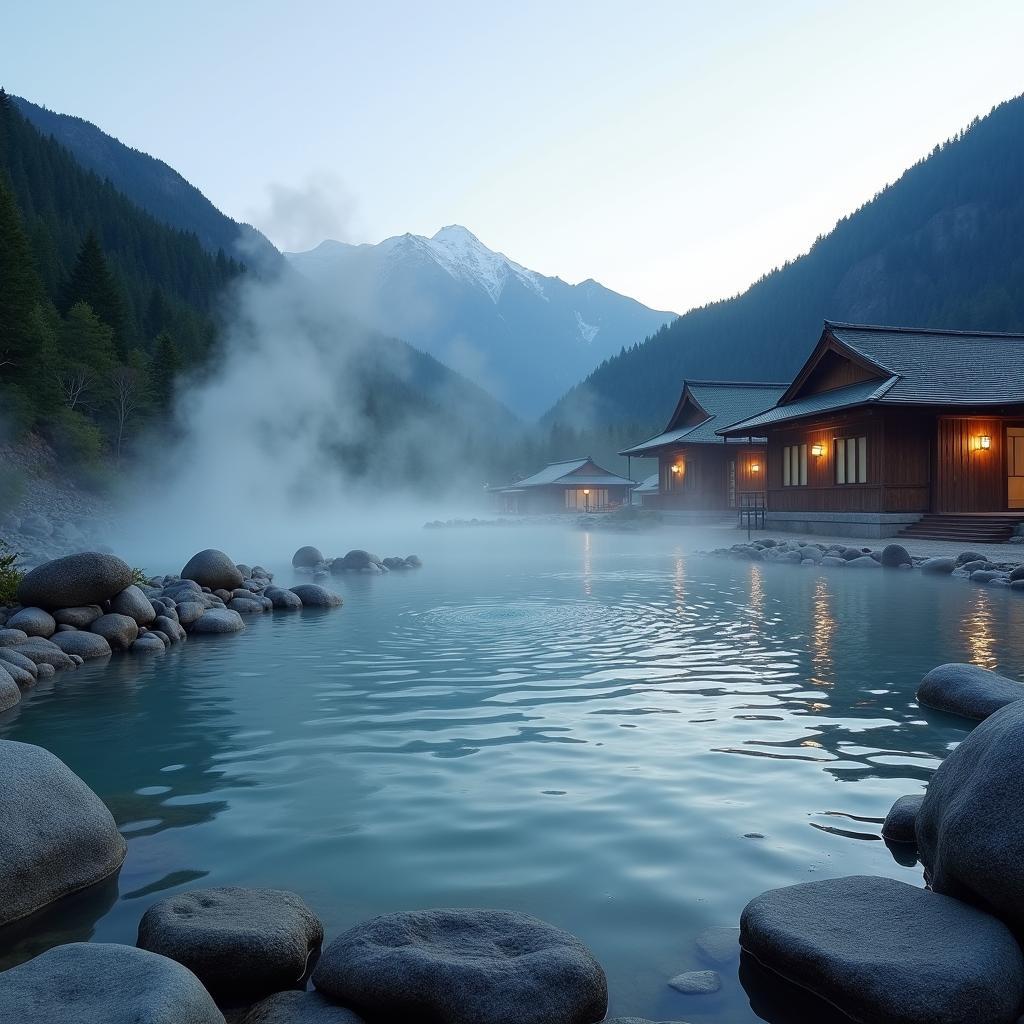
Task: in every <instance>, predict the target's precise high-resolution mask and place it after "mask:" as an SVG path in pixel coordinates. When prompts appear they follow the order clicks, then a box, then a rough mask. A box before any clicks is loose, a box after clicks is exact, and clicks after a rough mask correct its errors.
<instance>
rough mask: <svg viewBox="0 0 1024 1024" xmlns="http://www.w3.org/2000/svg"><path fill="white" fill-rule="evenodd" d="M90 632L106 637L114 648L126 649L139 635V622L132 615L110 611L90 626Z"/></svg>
mask: <svg viewBox="0 0 1024 1024" xmlns="http://www.w3.org/2000/svg"><path fill="white" fill-rule="evenodd" d="M89 632H91V633H98V634H99V635H100V636H102V637H104V638H105V639H106V641H107V643H109V644H110V646H111V647H112V648H113V649H114V650H121V651H126V650H128V648H129V647H131V645H132V644H133V643H135V641H136V639H137V638H138V636H139V624H138V623H137V622H136V621H135V620H134V619H133V618H132V617H131V616H130V615H118V614H116V613H115V612H108V613H107V614H106V615H101V616H100V617H99V618H98V619H97V620H96V621H95V622H94V623H92V625H91V626H89Z"/></svg>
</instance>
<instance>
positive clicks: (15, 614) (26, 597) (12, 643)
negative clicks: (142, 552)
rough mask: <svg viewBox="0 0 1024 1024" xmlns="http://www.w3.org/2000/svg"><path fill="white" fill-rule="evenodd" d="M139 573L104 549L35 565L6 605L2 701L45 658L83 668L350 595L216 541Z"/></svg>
mask: <svg viewBox="0 0 1024 1024" xmlns="http://www.w3.org/2000/svg"><path fill="white" fill-rule="evenodd" d="M134 578H135V572H134V570H133V569H132V568H131V566H129V565H128V564H127V563H126V562H124V561H122V560H121V559H120V558H118V557H117V556H116V555H111V554H105V553H103V552H99V551H85V552H81V553H79V554H75V555H65V556H64V557H62V558H55V559H53V560H52V561H49V562H44V563H43V564H42V565H40V566H37V567H36V568H35V569H33V570H32V571H31V572H29V573H27V574H26V575H25V577H24V578H23V579H22V580H21V583H20V585H19V587H18V593H17V598H18V601H19V602H20V603H19V604H18V605H16V606H13V607H8V608H0V711H5V710H7V709H8V708H10V707H12V706H13V705H14V704H16V703H17V702H18V700H20V697H21V693H20V689H19V688H24V687H26V686H31V685H32V683H33V682H35V680H36V679H38V678H39V674H40V670H41V669H42V667H43V666H47V668H48V670H49V671H53V670H57V669H70V668H76V667H77V666H78V665H81V664H82V662H83V661H85V660H86V659H91V658H105V657H109V656H110V655H111V654H112V653H113V652H115V651H131V652H133V653H140V654H141V653H154V652H160V651H163V650H164V649H165V648H167V647H168V646H170V645H172V644H176V643H180V642H181V641H183V640H185V639H186V637H187V636H188V635H189V634H190V633H237V632H239V631H241V630H243V629H245V623H244V621H243V619H242V616H243V615H252V614H262V613H264V612H269V611H273V610H275V609H276V610H283V611H298V610H300V609H301V608H303V607H315V608H337V607H339V606H340V605H341V603H342V600H341V598H340V597H339V596H338V595H337V594H334V593H332V592H330V591H328V590H326V589H325V588H323V587H320V586H317V585H316V584H303V585H301V586H298V587H294V588H292V589H291V590H284V589H282V588H281V587H277V586H275V585H274V582H273V574H272V573H269V572H267V570H266V569H264V568H262V567H261V566H258V565H255V566H248V565H244V564H237V565H236V564H235V563H234V562H233V561H232V560H231V559H230V558H229V557H228V556H227V555H226V554H225V553H224V552H223V551H216V550H214V549H212V548H211V549H208V550H206V551H200V552H199V553H198V554H196V555H194V556H193V557H192V558H191V559H189V561H188V564H187V565H185V567H184V568H183V569H182V571H181V574H180V575H179V576H173V575H172V576H155V577H153V578H151V579H149V580H146V581H141V582H138V583H136V582H133V580H134ZM49 671H46V670H44V671H43V674H44V675H45V674H49ZM12 681H13V682H14V683H16V684H17V686H16V687H13V688H12V686H11V683H12ZM15 690H17V692H15Z"/></svg>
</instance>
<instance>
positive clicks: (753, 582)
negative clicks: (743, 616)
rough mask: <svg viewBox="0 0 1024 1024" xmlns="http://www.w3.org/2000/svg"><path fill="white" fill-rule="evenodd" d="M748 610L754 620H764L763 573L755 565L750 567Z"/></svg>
mask: <svg viewBox="0 0 1024 1024" xmlns="http://www.w3.org/2000/svg"><path fill="white" fill-rule="evenodd" d="M750 610H751V611H752V612H753V613H754V618H756V619H763V618H764V573H763V572H762V571H761V567H760V566H759V565H756V564H755V565H751V567H750Z"/></svg>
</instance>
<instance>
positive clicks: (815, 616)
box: [811, 577, 836, 710]
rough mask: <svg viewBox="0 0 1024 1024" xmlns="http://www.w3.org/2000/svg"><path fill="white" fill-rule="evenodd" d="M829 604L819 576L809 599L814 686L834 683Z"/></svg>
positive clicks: (832, 621)
mask: <svg viewBox="0 0 1024 1024" xmlns="http://www.w3.org/2000/svg"><path fill="white" fill-rule="evenodd" d="M831 604H832V595H831V594H830V593H829V592H828V582H827V581H826V580H825V578H824V577H821V578H820V579H819V580H818V582H817V583H816V584H815V586H814V597H813V598H812V599H811V668H812V671H813V675H812V676H811V682H812V683H814V684H815V686H832V685H833V683H834V680H833V678H832V672H833V669H834V662H833V660H832V641H833V638H834V635H835V631H836V620H835V616H833V614H832V607H831ZM823 706H824V707H827V705H823ZM815 710H818V709H815Z"/></svg>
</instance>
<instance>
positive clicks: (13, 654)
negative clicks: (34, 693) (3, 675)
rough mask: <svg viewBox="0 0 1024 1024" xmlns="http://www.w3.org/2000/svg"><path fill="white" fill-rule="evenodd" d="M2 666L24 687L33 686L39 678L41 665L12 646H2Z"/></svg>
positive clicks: (0, 652) (0, 648)
mask: <svg viewBox="0 0 1024 1024" xmlns="http://www.w3.org/2000/svg"><path fill="white" fill-rule="evenodd" d="M15 659H17V660H15ZM0 668H4V669H6V670H7V674H8V675H9V676H10V677H11V678H12V679H13V680H14V681H15V682H16V683H17V684H18V685H19V686H20V687H22V688H23V689H24V688H25V687H28V686H32V685H33V684H34V683H35V681H36V680H37V679H38V678H39V666H38V665H36V663H35V662H34V661H32V660H31V659H29V658H26V657H25V656H24V655H21V654H18V653H17V651H14V650H12V649H11V648H10V647H0Z"/></svg>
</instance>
